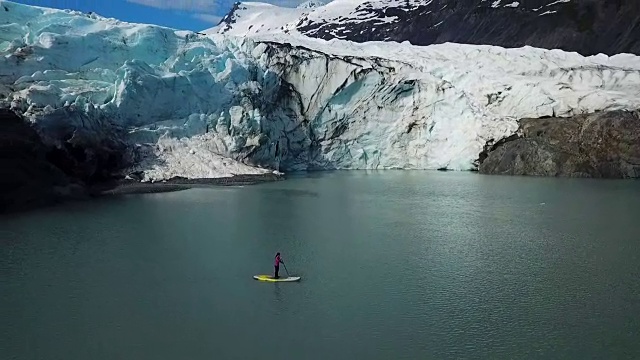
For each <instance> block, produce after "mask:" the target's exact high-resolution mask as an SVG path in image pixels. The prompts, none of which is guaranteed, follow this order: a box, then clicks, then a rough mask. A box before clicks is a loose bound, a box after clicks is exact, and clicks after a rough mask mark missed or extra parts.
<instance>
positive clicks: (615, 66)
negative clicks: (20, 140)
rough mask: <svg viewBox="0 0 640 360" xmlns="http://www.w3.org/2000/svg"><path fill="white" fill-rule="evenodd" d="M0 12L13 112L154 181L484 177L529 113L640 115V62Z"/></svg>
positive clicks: (1, 61) (4, 81)
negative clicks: (492, 156)
mask: <svg viewBox="0 0 640 360" xmlns="http://www.w3.org/2000/svg"><path fill="white" fill-rule="evenodd" d="M0 7H4V8H5V10H6V11H4V10H3V9H1V8H0V10H3V11H0V14H1V15H0V16H2V17H1V18H0V55H1V56H0V106H2V107H11V108H12V109H14V110H15V111H17V112H19V113H20V114H21V115H22V116H23V117H24V118H25V119H28V120H29V121H30V122H31V123H32V124H33V126H34V127H35V128H36V129H37V131H38V133H39V134H40V135H41V137H42V138H43V140H44V141H45V143H47V144H48V145H50V146H53V147H59V148H63V147H65V146H68V145H69V144H72V145H73V146H76V147H78V148H81V149H84V151H85V153H87V152H89V153H95V152H105V151H106V152H114V153H117V154H120V156H121V159H120V160H119V166H120V167H122V168H123V169H121V171H124V172H127V173H138V174H141V178H142V179H143V180H144V181H159V180H166V179H170V178H172V177H186V178H210V177H221V176H233V175H237V174H266V173H269V172H272V171H274V170H276V171H277V170H283V171H295V170H319V169H440V168H447V169H452V170H473V169H475V167H476V165H475V164H474V161H475V160H476V159H477V157H478V154H479V153H480V152H481V151H482V148H483V146H484V145H485V144H486V142H487V141H488V140H491V139H499V138H501V137H504V136H507V135H509V134H511V133H513V132H514V131H515V130H516V129H517V127H518V124H517V120H518V119H519V118H524V117H534V118H535V117H546V116H559V117H562V116H571V115H575V114H582V113H590V112H595V111H609V110H631V109H638V108H640V57H638V56H634V55H630V54H620V55H615V56H606V55H602V54H601V55H596V56H591V57H583V56H581V55H579V54H577V53H568V52H563V51H559V50H543V49H537V48H531V47H523V48H516V49H504V48H500V47H495V46H477V45H460V44H451V43H447V44H440V45H432V46H426V47H419V46H413V45H411V44H408V43H385V42H369V43H352V42H348V41H343V40H330V41H325V40H320V39H311V38H307V37H305V36H302V35H300V34H295V33H290V34H287V33H284V32H278V31H272V32H264V33H256V34H252V35H251V36H234V35H229V34H224V35H221V34H217V33H215V32H213V33H208V34H200V33H193V32H189V31H179V30H174V29H169V28H164V27H159V26H153V25H143V24H131V23H124V22H121V21H118V20H116V19H108V18H104V17H101V16H98V15H96V14H84V13H80V12H74V11H63V10H53V9H46V8H41V7H33V6H26V5H21V4H17V3H13V2H9V1H0ZM297 11H304V9H298V10H297Z"/></svg>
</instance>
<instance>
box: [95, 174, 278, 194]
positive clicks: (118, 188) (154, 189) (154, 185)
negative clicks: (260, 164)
mask: <svg viewBox="0 0 640 360" xmlns="http://www.w3.org/2000/svg"><path fill="white" fill-rule="evenodd" d="M284 179H285V177H284V175H277V174H274V173H268V174H255V175H236V176H233V177H223V178H203V179H187V178H181V177H177V178H173V179H168V180H164V181H158V182H140V181H135V180H115V181H112V182H108V183H102V184H97V185H95V186H93V187H92V188H91V192H92V194H93V195H94V196H108V195H130V194H151V193H162V192H173V191H182V190H188V189H192V188H199V187H200V188H202V187H217V186H245V185H256V184H261V183H267V182H273V181H282V180H284Z"/></svg>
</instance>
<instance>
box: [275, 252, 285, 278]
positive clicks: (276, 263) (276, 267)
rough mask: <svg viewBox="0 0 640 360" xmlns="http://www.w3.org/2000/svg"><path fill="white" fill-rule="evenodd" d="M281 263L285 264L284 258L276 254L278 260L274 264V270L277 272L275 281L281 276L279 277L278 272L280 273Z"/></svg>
mask: <svg viewBox="0 0 640 360" xmlns="http://www.w3.org/2000/svg"><path fill="white" fill-rule="evenodd" d="M280 263H283V264H284V261H282V257H281V256H280V253H277V254H276V258H275V263H274V264H273V267H274V270H275V274H274V277H273V278H274V279H279V278H280V276H278V272H279V271H280Z"/></svg>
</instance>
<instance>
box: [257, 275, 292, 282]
mask: <svg viewBox="0 0 640 360" xmlns="http://www.w3.org/2000/svg"><path fill="white" fill-rule="evenodd" d="M253 278H254V279H256V280H260V281H269V282H291V281H298V280H300V276H287V277H281V278H278V279H275V278H274V277H273V276H271V275H254V276H253Z"/></svg>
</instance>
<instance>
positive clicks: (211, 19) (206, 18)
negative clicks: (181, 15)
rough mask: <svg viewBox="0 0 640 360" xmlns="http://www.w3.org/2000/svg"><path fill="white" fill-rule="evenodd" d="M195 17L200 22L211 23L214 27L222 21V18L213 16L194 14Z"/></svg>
mask: <svg viewBox="0 0 640 360" xmlns="http://www.w3.org/2000/svg"><path fill="white" fill-rule="evenodd" d="M193 17H194V18H196V19H198V20H202V21H205V22H208V23H211V24H213V25H217V24H218V23H219V22H220V20H222V16H219V15H212V14H193Z"/></svg>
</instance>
